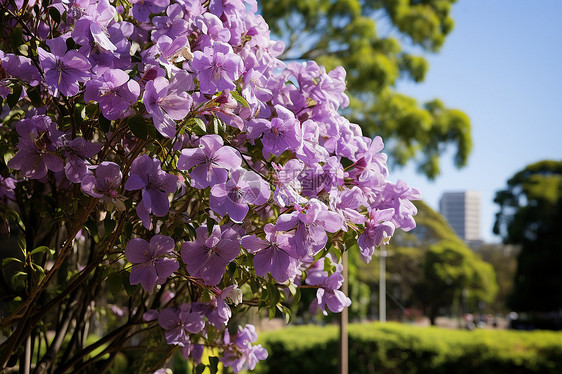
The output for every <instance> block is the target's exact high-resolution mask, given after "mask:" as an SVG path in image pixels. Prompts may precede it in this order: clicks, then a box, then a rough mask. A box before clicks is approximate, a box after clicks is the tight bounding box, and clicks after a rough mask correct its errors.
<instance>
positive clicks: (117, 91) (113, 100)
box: [84, 69, 140, 121]
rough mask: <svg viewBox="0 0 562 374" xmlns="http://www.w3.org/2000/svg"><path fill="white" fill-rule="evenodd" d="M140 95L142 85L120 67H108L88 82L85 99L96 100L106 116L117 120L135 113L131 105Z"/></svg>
mask: <svg viewBox="0 0 562 374" xmlns="http://www.w3.org/2000/svg"><path fill="white" fill-rule="evenodd" d="M139 95H140V86H139V84H138V83H137V82H135V81H134V80H132V79H129V75H128V74H127V73H125V72H124V71H123V70H120V69H107V70H106V71H105V72H104V73H103V74H102V75H101V76H99V77H97V78H96V79H92V80H90V81H88V82H87V83H86V91H85V92H84V101H90V100H92V101H96V102H98V103H99V105H100V109H101V112H102V114H103V116H104V117H105V118H107V119H108V120H111V121H115V120H117V119H119V118H125V117H128V116H130V115H131V114H133V110H132V109H131V106H132V105H133V104H134V103H135V102H136V100H137V98H138V97H139Z"/></svg>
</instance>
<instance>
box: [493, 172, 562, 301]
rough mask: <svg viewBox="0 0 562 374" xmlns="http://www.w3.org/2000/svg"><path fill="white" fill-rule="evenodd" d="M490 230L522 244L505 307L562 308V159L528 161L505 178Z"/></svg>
mask: <svg viewBox="0 0 562 374" xmlns="http://www.w3.org/2000/svg"><path fill="white" fill-rule="evenodd" d="M494 201H495V202H496V203H497V204H498V205H499V206H500V210H499V212H498V213H497V214H496V222H495V225H494V232H495V233H496V234H499V235H501V236H502V238H503V240H504V242H505V243H508V244H517V245H520V246H521V252H520V253H519V256H518V258H517V271H516V274H515V281H514V289H513V293H512V295H511V297H510V299H509V306H510V307H511V308H513V309H514V310H517V311H553V310H560V309H561V308H562V293H561V292H560V290H561V289H562V272H561V271H560V265H561V264H562V226H561V222H562V161H540V162H537V163H534V164H531V165H528V166H527V167H526V168H525V169H523V170H521V171H519V172H518V173H516V174H515V175H514V176H513V177H512V178H511V179H509V180H508V181H507V188H506V189H505V190H501V191H498V192H497V193H496V197H495V199H494Z"/></svg>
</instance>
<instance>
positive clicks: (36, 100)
mask: <svg viewBox="0 0 562 374" xmlns="http://www.w3.org/2000/svg"><path fill="white" fill-rule="evenodd" d="M49 9H52V8H49ZM27 97H29V99H30V100H31V104H33V106H34V107H36V108H40V107H42V106H43V101H42V100H41V92H40V91H39V89H38V88H37V87H32V88H30V89H28V90H27Z"/></svg>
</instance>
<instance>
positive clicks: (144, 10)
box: [131, 0, 170, 22]
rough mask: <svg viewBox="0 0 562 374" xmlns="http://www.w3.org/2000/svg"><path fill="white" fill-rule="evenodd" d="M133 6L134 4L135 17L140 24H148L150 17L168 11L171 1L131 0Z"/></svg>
mask: <svg viewBox="0 0 562 374" xmlns="http://www.w3.org/2000/svg"><path fill="white" fill-rule="evenodd" d="M131 4H133V17H135V19H136V20H137V21H139V22H148V21H150V18H149V16H150V15H151V14H153V13H160V12H162V11H163V10H164V9H166V7H167V6H168V5H170V0H131Z"/></svg>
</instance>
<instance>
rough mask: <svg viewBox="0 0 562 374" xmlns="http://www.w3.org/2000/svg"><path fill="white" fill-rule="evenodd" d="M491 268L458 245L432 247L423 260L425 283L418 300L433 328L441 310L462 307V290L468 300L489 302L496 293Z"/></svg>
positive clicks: (418, 287)
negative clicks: (464, 291) (455, 306)
mask: <svg viewBox="0 0 562 374" xmlns="http://www.w3.org/2000/svg"><path fill="white" fill-rule="evenodd" d="M497 288H498V286H497V283H496V279H495V273H494V269H493V268H492V266H491V265H490V264H488V263H486V262H484V261H482V260H481V259H480V258H479V257H478V256H477V255H475V253H474V252H472V251H471V250H470V249H469V248H467V247H466V246H465V245H462V244H459V243H458V242H448V241H443V242H440V243H438V244H434V245H432V246H431V247H430V248H429V250H428V251H427V252H426V254H425V258H424V260H423V279H422V280H421V281H420V282H419V283H418V284H416V286H415V288H414V292H415V295H416V298H417V299H418V300H419V301H420V302H421V304H422V305H423V307H424V310H425V313H426V314H427V315H428V317H429V320H430V322H431V324H432V325H435V319H436V317H437V316H438V314H439V311H440V309H441V308H447V307H451V306H452V305H454V304H455V303H459V304H457V305H461V304H460V303H462V297H463V295H462V293H463V290H466V291H467V292H468V297H469V298H473V299H477V300H482V301H485V302H490V301H492V300H493V299H494V297H495V295H496V293H497Z"/></svg>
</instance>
